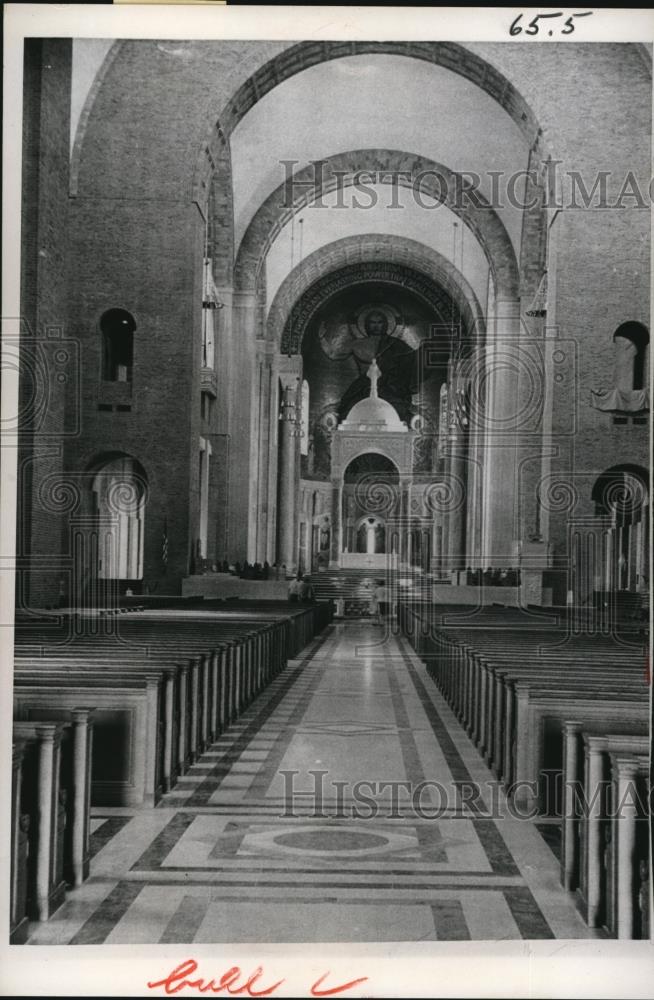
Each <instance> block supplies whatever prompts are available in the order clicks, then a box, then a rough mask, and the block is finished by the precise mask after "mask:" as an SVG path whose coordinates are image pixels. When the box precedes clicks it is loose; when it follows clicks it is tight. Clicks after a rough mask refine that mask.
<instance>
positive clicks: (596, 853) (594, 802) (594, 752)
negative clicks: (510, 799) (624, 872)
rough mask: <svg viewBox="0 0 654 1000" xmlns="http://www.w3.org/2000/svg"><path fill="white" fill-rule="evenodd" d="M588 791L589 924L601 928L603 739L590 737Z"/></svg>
mask: <svg viewBox="0 0 654 1000" xmlns="http://www.w3.org/2000/svg"><path fill="white" fill-rule="evenodd" d="M584 740H585V744H586V747H585V752H586V760H585V768H586V780H585V782H584V788H585V792H586V799H587V802H588V819H587V827H586V865H587V872H586V906H587V915H586V923H587V924H588V926H589V927H597V924H598V921H599V915H600V866H601V864H602V844H601V841H600V821H601V817H602V795H601V782H602V753H603V752H604V751H605V746H606V741H605V740H604V739H603V738H601V737H593V736H586V737H584Z"/></svg>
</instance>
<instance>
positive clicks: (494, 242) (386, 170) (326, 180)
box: [234, 149, 519, 299]
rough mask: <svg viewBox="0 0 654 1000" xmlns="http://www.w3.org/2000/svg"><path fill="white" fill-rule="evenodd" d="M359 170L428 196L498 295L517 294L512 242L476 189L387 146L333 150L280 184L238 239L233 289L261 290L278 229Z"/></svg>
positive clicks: (428, 162) (442, 168)
mask: <svg viewBox="0 0 654 1000" xmlns="http://www.w3.org/2000/svg"><path fill="white" fill-rule="evenodd" d="M362 173H366V174H370V173H374V174H375V175H376V177H377V183H381V184H392V183H397V184H398V185H400V186H401V187H403V188H407V189H413V190H414V191H416V190H419V191H420V194H421V196H427V197H431V198H433V199H434V200H435V201H436V202H438V203H440V204H443V205H445V206H446V207H447V208H449V209H450V211H452V212H453V213H454V214H455V215H457V216H458V217H459V218H460V219H461V220H462V222H463V223H464V224H465V225H466V226H467V227H468V229H470V231H471V232H472V233H473V234H474V236H475V238H476V239H477V241H478V243H479V244H480V246H481V247H482V249H483V251H484V254H485V256H486V259H487V261H488V265H489V268H490V271H491V273H492V275H493V280H494V283H495V287H496V291H497V296H498V298H505V299H516V298H517V297H518V294H519V275H518V264H517V260H516V255H515V252H514V249H513V245H512V243H511V240H510V238H509V235H508V233H507V232H506V229H505V227H504V225H503V223H502V221H501V220H500V218H499V216H498V215H497V213H496V212H495V211H494V209H493V208H492V207H491V206H490V205H489V204H488V202H486V201H485V199H483V198H482V197H481V195H479V193H478V192H471V191H470V188H469V186H467V185H466V183H465V181H464V180H463V178H462V177H461V175H460V174H456V173H454V172H453V171H451V170H450V169H449V168H448V167H446V166H444V165H443V164H440V163H436V162H435V161H434V160H430V159H427V158H426V157H422V156H419V155H418V154H415V153H408V152H403V151H401V150H389V149H360V150H350V151H348V152H347V153H338V154H336V155H335V156H331V157H328V158H327V159H326V160H324V161H322V166H321V167H320V169H316V165H315V164H312V165H310V166H308V167H305V168H304V169H303V170H299V171H297V172H296V173H295V174H293V177H292V185H291V184H290V183H286V182H285V183H283V184H280V185H279V186H278V187H277V188H276V190H275V191H273V193H272V194H271V195H270V196H269V197H268V198H267V199H266V200H265V201H264V202H263V204H262V205H261V207H260V208H259V211H258V212H257V213H256V215H255V216H254V218H253V219H252V220H251V222H250V224H249V226H248V228H247V230H246V232H245V235H244V236H243V239H242V240H241V244H240V246H239V249H238V252H237V255H236V263H235V266H234V288H235V290H237V291H255V290H256V289H261V286H262V282H261V271H262V268H263V264H264V261H265V258H266V255H267V253H268V251H269V249H270V247H271V246H272V244H273V242H274V240H275V238H276V237H277V235H278V234H279V232H280V231H281V230H282V228H283V227H284V226H285V225H286V224H287V223H288V222H289V221H290V219H291V218H292V217H293V216H294V215H295V214H297V212H299V211H300V210H302V209H303V208H305V207H306V206H307V205H309V204H312V203H313V202H315V201H316V200H317V199H318V198H320V197H321V196H324V195H326V194H328V193H329V192H331V191H334V190H336V189H337V187H338V188H346V187H350V186H352V185H354V184H356V183H357V182H358V181H360V179H361V174H362ZM289 188H291V190H289ZM298 189H299V191H298ZM296 192H297V193H296Z"/></svg>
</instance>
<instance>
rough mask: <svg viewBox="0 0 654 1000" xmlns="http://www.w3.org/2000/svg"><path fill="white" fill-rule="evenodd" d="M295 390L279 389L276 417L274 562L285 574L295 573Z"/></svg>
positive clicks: (291, 387) (291, 388)
mask: <svg viewBox="0 0 654 1000" xmlns="http://www.w3.org/2000/svg"><path fill="white" fill-rule="evenodd" d="M296 431H297V388H294V387H293V386H291V385H286V386H284V388H283V390H282V400H281V410H280V418H279V510H278V525H279V533H278V538H279V543H278V545H279V547H278V552H279V555H278V560H277V561H278V562H279V563H282V564H285V565H286V572H287V573H292V572H294V571H295V564H296V544H295V535H296V528H297V489H296V460H295V459H296V454H295V453H296V451H297V441H296Z"/></svg>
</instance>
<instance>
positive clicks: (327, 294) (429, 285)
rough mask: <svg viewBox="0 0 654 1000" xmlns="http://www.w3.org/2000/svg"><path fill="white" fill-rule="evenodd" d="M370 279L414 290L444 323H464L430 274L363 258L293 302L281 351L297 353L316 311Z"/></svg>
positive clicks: (283, 335)
mask: <svg viewBox="0 0 654 1000" xmlns="http://www.w3.org/2000/svg"><path fill="white" fill-rule="evenodd" d="M369 281H379V282H383V283H384V284H385V285H395V286H397V287H398V288H403V289H405V290H406V291H410V292H413V293H414V294H415V295H416V296H417V297H418V298H419V299H421V300H422V301H423V302H424V303H425V304H426V305H428V306H429V307H430V308H431V309H432V310H433V311H434V313H435V315H436V317H437V318H438V322H439V323H440V324H441V325H442V326H448V327H449V326H452V325H454V326H461V325H462V322H461V314H460V310H459V309H458V305H456V308H455V309H454V308H453V306H455V303H453V301H452V298H451V297H450V296H449V294H448V293H447V292H446V291H445V290H444V289H443V288H441V287H440V286H439V285H438V284H436V283H435V282H434V281H433V279H432V278H431V277H430V276H427V275H421V274H420V273H419V272H415V271H414V270H413V269H412V268H411V267H407V265H405V264H398V263H393V262H391V263H388V262H386V261H384V260H379V261H374V260H373V261H364V262H362V263H360V264H345V265H344V266H343V267H341V268H338V269H335V270H333V271H329V272H328V273H327V274H325V275H324V276H323V277H322V278H319V279H318V281H316V282H314V284H313V285H310V286H309V288H307V289H306V291H305V292H304V294H303V295H302V296H300V297H299V298H298V299H297V300H296V301H295V302H294V304H293V307H292V309H291V310H290V312H289V314H288V317H287V321H286V323H285V324H284V329H283V332H282V337H281V343H280V350H281V353H282V354H298V353H299V352H300V349H301V345H302V340H303V338H304V334H305V332H306V329H307V326H308V325H309V323H310V321H311V318H312V317H313V316H314V315H315V313H316V311H317V310H318V309H320V308H321V307H322V306H323V305H325V304H326V303H327V301H328V300H329V299H331V298H332V297H333V296H334V295H338V294H339V292H341V291H344V290H345V289H346V288H351V287H352V286H353V285H358V284H362V283H366V282H369Z"/></svg>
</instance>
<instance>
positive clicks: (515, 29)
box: [509, 10, 593, 36]
mask: <svg viewBox="0 0 654 1000" xmlns="http://www.w3.org/2000/svg"><path fill="white" fill-rule="evenodd" d="M592 13H593V12H592V10H588V11H585V12H584V13H583V14H571V15H570V17H568V18H567V19H566V21H565V27H563V28H561V34H562V35H571V34H572V32H573V31H574V30H575V25H574V21H573V18H575V17H588V16H589V14H592ZM552 17H563V12H562V11H557V12H556V13H555V14H536V17H533V18H532V19H531V21H530V22H529V24H528V25H527V27H526V28H523V27H522V25H520V24H519V22H520V21H521V20H522V14H518V16H517V17H516V19H515V20H514V21H513V22H512V24H511V27H510V28H509V34H510V35H512V36H515V35H521V34H522V32H523V31H524V33H525V35H537V34H538V32H539V25H538V22H539V21H541V20H545V19H546V18H552ZM550 34H552V32H550Z"/></svg>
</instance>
